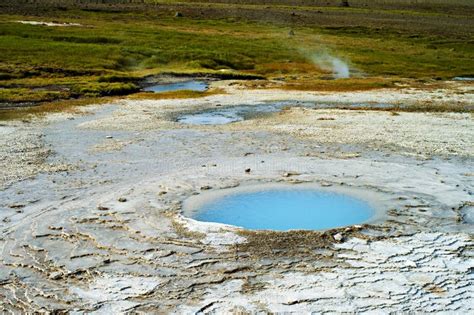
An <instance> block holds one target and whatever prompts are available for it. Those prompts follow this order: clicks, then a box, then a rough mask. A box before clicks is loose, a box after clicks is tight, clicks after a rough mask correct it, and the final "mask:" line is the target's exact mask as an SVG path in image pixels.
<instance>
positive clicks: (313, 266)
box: [0, 83, 474, 314]
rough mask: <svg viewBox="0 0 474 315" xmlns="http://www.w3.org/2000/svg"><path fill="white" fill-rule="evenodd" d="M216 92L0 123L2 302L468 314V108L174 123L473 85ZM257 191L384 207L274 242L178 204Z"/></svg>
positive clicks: (427, 96)
mask: <svg viewBox="0 0 474 315" xmlns="http://www.w3.org/2000/svg"><path fill="white" fill-rule="evenodd" d="M217 84H219V83H217ZM225 88H226V89H227V94H222V95H213V96H210V97H207V98H203V99H194V100H161V101H156V100H144V101H135V100H133V101H132V100H122V101H117V102H115V103H112V104H108V105H103V106H90V107H86V108H85V109H84V113H83V114H54V115H53V114H52V115H49V116H48V117H46V118H44V119H33V120H31V121H30V122H21V121H16V122H5V123H3V124H2V125H0V134H1V138H0V143H1V145H0V166H1V167H0V172H1V173H0V180H1V182H0V184H1V185H2V186H1V189H2V190H0V228H1V238H0V249H1V255H0V265H1V268H0V309H2V311H4V312H7V313H8V312H10V313H18V312H35V311H70V312H79V313H83V312H91V313H104V314H110V313H118V312H155V313H168V312H172V313H173V312H174V313H196V312H197V313H199V312H203V313H207V312H219V313H222V312H239V311H242V312H246V311H247V312H254V311H267V312H285V311H293V312H305V311H316V312H323V311H325V312H375V311H377V312H430V311H435V312H457V313H472V312H473V311H474V301H473V298H472V296H474V277H473V275H474V274H473V267H474V259H473V256H474V240H473V234H472V231H473V226H474V198H473V195H472V194H473V176H474V165H473V163H472V158H473V149H472V145H470V144H472V143H473V142H474V124H473V121H472V114H470V113H416V112H414V113H410V112H396V113H394V112H390V111H371V110H347V109H346V110H342V109H330V108H329V109H328V108H326V109H309V108H291V107H290V108H288V109H285V110H284V111H282V112H280V113H276V114H272V115H266V116H264V117H260V118H256V119H252V120H246V121H243V122H237V123H233V124H228V125H221V126H191V125H182V124H179V123H176V122H175V121H174V119H175V117H176V115H179V113H183V112H189V111H192V110H201V109H209V108H214V107H222V106H234V105H241V104H248V105H258V104H259V103H261V102H265V101H281V100H291V101H294V102H295V103H296V102H317V103H337V104H353V103H364V104H376V103H385V104H404V105H414V106H415V105H417V104H419V103H420V102H424V103H429V104H432V105H433V106H435V105H440V104H441V105H442V104H444V103H457V104H460V105H462V106H472V105H474V104H473V103H474V100H473V98H472V90H471V88H470V87H469V86H467V87H466V86H461V84H460V85H459V86H456V87H453V88H452V89H448V90H434V91H420V90H413V89H400V90H380V91H372V92H352V93H337V94H330V93H309V92H292V91H280V90H242V89H239V88H238V86H236V85H232V86H225ZM460 90H462V91H463V93H459V91H460ZM248 168H250V172H246V171H245V170H246V169H248ZM263 183H286V184H288V185H290V184H291V185H298V184H302V183H312V184H314V185H320V186H324V187H343V188H344V189H347V190H351V189H357V190H364V191H367V194H368V195H370V194H376V195H377V196H378V198H379V199H381V200H383V204H384V205H385V206H384V209H383V211H384V212H385V213H386V215H385V216H384V217H383V218H380V219H379V220H377V221H376V222H372V223H371V224H363V225H360V226H354V227H349V228H341V229H334V230H329V231H321V232H303V231H292V232H286V233H277V232H252V231H244V230H240V229H238V228H234V227H229V226H221V225H216V224H207V223H203V222H196V221H194V220H192V219H190V218H187V217H186V216H184V213H183V211H182V202H183V201H185V200H186V199H188V198H189V197H190V196H193V195H197V194H206V193H209V192H208V191H209V190H210V191H216V190H218V189H221V188H229V187H236V186H245V185H256V184H263Z"/></svg>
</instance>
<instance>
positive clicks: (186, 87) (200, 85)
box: [143, 80, 208, 93]
mask: <svg viewBox="0 0 474 315" xmlns="http://www.w3.org/2000/svg"><path fill="white" fill-rule="evenodd" d="M207 88H208V85H207V83H206V82H204V81H196V80H190V81H184V82H174V83H162V84H157V85H152V86H149V87H146V88H144V89H143V90H144V91H148V92H155V93H161V92H173V91H198V92H204V91H206V90H207Z"/></svg>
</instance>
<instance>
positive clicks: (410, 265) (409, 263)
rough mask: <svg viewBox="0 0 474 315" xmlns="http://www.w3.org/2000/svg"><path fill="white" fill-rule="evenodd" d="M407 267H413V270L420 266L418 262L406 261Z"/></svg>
mask: <svg viewBox="0 0 474 315" xmlns="http://www.w3.org/2000/svg"><path fill="white" fill-rule="evenodd" d="M405 265H406V266H407V267H412V268H416V267H418V265H417V264H416V262H414V261H413V260H407V261H405Z"/></svg>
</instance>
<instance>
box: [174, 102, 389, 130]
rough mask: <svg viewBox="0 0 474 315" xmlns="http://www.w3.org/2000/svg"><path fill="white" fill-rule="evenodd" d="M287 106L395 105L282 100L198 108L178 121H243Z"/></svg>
mask: <svg viewBox="0 0 474 315" xmlns="http://www.w3.org/2000/svg"><path fill="white" fill-rule="evenodd" d="M286 107H304V108H313V109H330V108H335V109H346V108H351V109H357V108H372V109H387V108H391V107H393V105H390V104H383V103H377V104H335V103H316V104H315V103H314V102H294V101H281V102H273V103H264V104H256V105H238V106H226V107H217V108H212V109H205V110H198V111H194V112H191V113H186V114H182V115H180V116H178V117H177V118H176V119H175V120H176V121H177V122H180V123H183V124H189V125H223V124H228V123H233V122H237V121H243V120H247V119H252V118H256V117H262V116H264V115H268V114H271V113H278V112H280V111H282V110H283V109H284V108H286Z"/></svg>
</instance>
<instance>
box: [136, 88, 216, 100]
mask: <svg viewBox="0 0 474 315" xmlns="http://www.w3.org/2000/svg"><path fill="white" fill-rule="evenodd" d="M224 93H225V91H224V90H222V89H219V88H215V89H210V90H207V91H203V92H201V91H190V90H180V91H172V92H162V93H153V92H141V93H135V94H132V95H130V96H128V98H129V99H134V100H144V99H145V100H150V99H152V100H165V99H180V98H200V97H206V96H210V95H215V94H224Z"/></svg>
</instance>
